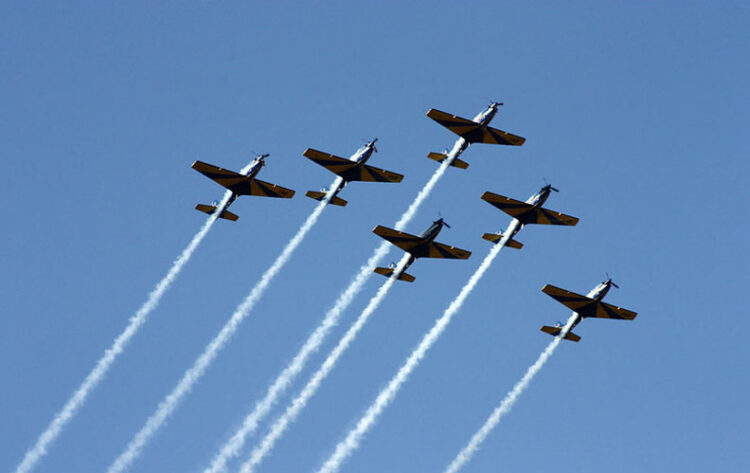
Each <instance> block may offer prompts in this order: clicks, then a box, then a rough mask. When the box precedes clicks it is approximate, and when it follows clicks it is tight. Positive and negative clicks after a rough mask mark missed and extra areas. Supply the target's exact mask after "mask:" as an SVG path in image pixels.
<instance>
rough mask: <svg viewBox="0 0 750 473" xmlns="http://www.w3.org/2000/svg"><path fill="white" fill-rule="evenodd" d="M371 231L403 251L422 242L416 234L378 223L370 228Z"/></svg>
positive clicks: (409, 249)
mask: <svg viewBox="0 0 750 473" xmlns="http://www.w3.org/2000/svg"><path fill="white" fill-rule="evenodd" d="M372 232H373V233H374V234H376V235H378V236H379V237H381V238H384V239H386V240H388V241H390V242H391V243H393V244H394V245H396V246H398V247H399V248H401V249H402V250H404V251H407V252H410V251H411V250H412V249H414V248H415V247H417V246H419V245H421V244H422V243H423V241H422V239H421V238H419V237H418V236H416V235H412V234H410V233H406V232H400V231H398V230H394V229H392V228H388V227H384V226H382V225H378V226H377V227H375V228H373V229H372Z"/></svg>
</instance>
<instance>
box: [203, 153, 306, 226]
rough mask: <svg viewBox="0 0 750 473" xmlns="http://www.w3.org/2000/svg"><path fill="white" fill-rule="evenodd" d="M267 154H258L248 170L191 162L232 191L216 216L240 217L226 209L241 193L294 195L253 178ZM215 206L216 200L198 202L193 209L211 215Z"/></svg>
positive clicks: (283, 196) (291, 192)
mask: <svg viewBox="0 0 750 473" xmlns="http://www.w3.org/2000/svg"><path fill="white" fill-rule="evenodd" d="M268 156H270V155H268V154H261V155H258V156H257V157H256V158H255V159H254V160H253V162H252V163H251V164H250V166H248V168H247V169H248V170H247V171H245V172H240V173H236V172H234V171H229V170H227V169H223V168H220V167H217V166H214V165H213V164H208V163H204V162H203V161H196V162H194V163H193V165H192V166H191V167H192V168H193V169H195V170H196V171H198V172H199V173H201V174H203V175H204V176H206V177H208V178H209V179H213V180H214V181H216V182H217V183H219V184H220V185H222V186H224V187H226V188H227V189H229V190H230V191H232V196H231V197H230V198H229V200H228V201H227V203H226V204H225V205H224V207H223V208H222V209H221V213H220V214H219V217H218V218H223V219H226V220H231V221H233V222H236V221H237V219H238V218H240V217H238V216H237V215H236V214H233V213H232V212H230V211H229V210H227V209H229V206H230V205H232V203H233V202H234V201H235V200H237V197H239V196H241V195H260V196H264V197H281V198H284V199H291V198H292V196H293V195H294V191H293V190H291V189H287V188H285V187H281V186H277V185H275V184H271V183H269V182H264V181H261V180H260V179H256V178H255V176H257V175H258V173H259V172H260V169H261V168H262V167H263V166H265V165H266V161H265V159H266V158H267V157H268ZM217 206H218V202H216V203H212V204H211V205H204V204H198V205H196V206H195V209H196V210H200V211H201V212H204V213H207V214H209V215H211V214H213V213H214V212H216V208H217Z"/></svg>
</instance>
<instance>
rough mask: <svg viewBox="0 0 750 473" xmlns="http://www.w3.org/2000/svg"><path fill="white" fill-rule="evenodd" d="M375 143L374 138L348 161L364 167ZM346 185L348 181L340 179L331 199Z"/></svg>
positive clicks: (373, 149)
mask: <svg viewBox="0 0 750 473" xmlns="http://www.w3.org/2000/svg"><path fill="white" fill-rule="evenodd" d="M376 141H378V139H377V138H375V139H374V140H372V141H370V142H368V143H367V144H366V145H364V146H363V147H362V148H359V149H358V150H357V151H356V152H355V153H354V154H353V155H351V156H350V157H349V161H354V162H355V163H357V165H358V166H360V167H361V166H364V165H365V163H367V160H368V159H370V156H372V152H373V151H375V142H376ZM347 184H349V181H347V180H346V179H343V178H342V180H341V182H340V183H339V185H338V187H336V190H335V191H333V194H331V199H333V198H334V197H336V196H337V195H338V194H339V192H341V191H342V190H344V187H346V185H347ZM323 191H324V192H325V191H326V190H325V189H323Z"/></svg>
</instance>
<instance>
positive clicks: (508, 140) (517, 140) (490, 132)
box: [482, 126, 526, 146]
mask: <svg viewBox="0 0 750 473" xmlns="http://www.w3.org/2000/svg"><path fill="white" fill-rule="evenodd" d="M482 132H483V134H482V143H488V144H492V145H510V146H521V145H522V144H524V143H525V142H526V138H523V137H521V136H516V135H513V134H511V133H508V132H505V131H503V130H498V129H497V128H492V127H490V126H488V127H486V128H485V129H484V130H482Z"/></svg>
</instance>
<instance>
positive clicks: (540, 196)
mask: <svg viewBox="0 0 750 473" xmlns="http://www.w3.org/2000/svg"><path fill="white" fill-rule="evenodd" d="M551 192H552V186H551V185H549V184H547V185H546V186H544V187H542V188H541V189H540V190H539V192H537V193H536V194H534V195H532V196H531V197H529V198H528V199H526V203H527V204H529V205H531V206H533V207H534V208H535V209H538V208H539V207H541V206H542V205H544V203H545V202H546V201H547V198H548V197H549V195H550V193H551ZM514 224H515V225H514ZM511 227H512V228H510V232H509V233H510V237H509V238H508V239H509V240H510V239H512V238H513V237H514V236H516V234H517V233H518V232H520V231H521V229H522V228H523V227H524V225H523V224H522V223H521V222H520V221H519V220H518V219H515V218H514V219H513V222H511Z"/></svg>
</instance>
